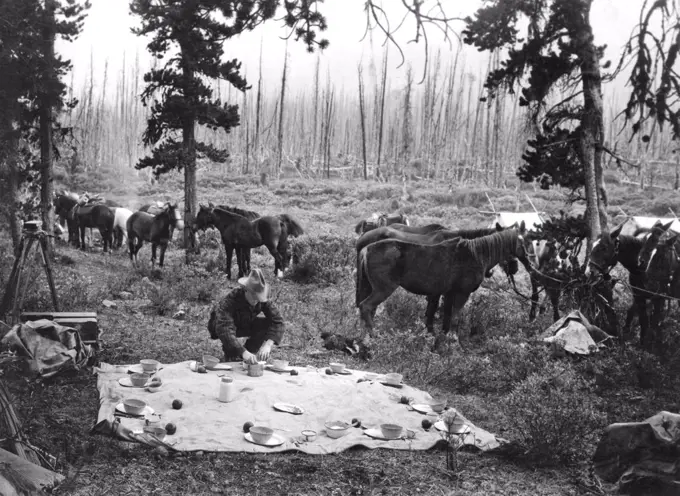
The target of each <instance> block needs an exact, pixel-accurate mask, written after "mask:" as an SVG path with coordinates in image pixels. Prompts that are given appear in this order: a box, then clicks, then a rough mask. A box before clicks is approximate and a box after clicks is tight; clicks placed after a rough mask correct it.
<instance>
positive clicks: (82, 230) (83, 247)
mask: <svg viewBox="0 0 680 496" xmlns="http://www.w3.org/2000/svg"><path fill="white" fill-rule="evenodd" d="M80 249H81V250H83V251H87V247H86V245H85V226H82V227H81V228H80Z"/></svg>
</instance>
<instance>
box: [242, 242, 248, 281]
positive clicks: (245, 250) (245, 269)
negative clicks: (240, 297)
mask: <svg viewBox="0 0 680 496" xmlns="http://www.w3.org/2000/svg"><path fill="white" fill-rule="evenodd" d="M241 250H242V252H243V253H242V256H243V264H244V267H243V275H244V276H245V275H248V274H250V248H248V247H246V246H244V247H243V248H241Z"/></svg>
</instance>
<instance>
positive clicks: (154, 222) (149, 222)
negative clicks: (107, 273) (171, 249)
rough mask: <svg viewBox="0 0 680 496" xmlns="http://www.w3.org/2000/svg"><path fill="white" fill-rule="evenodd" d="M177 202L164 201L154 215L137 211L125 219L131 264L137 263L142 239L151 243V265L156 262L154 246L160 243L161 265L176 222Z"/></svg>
mask: <svg viewBox="0 0 680 496" xmlns="http://www.w3.org/2000/svg"><path fill="white" fill-rule="evenodd" d="M176 209H177V204H176V203H166V204H165V205H164V207H163V209H162V210H161V211H160V212H159V213H158V214H156V215H151V214H149V213H146V212H140V211H137V212H135V213H133V214H132V215H131V216H130V218H129V219H128V220H127V223H126V228H127V235H128V248H129V250H130V260H131V261H132V265H133V266H136V265H137V253H138V252H139V249H140V248H141V247H142V245H143V244H144V241H147V242H149V243H151V265H155V263H156V247H157V246H159V245H160V247H161V254H160V260H159V263H158V265H159V266H160V267H163V261H164V260H165V250H166V249H167V248H168V242H169V241H170V236H171V232H172V231H171V229H172V228H173V227H174V226H175V225H176V224H177V214H176Z"/></svg>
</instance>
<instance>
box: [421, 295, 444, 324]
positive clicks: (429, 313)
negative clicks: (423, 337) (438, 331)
mask: <svg viewBox="0 0 680 496" xmlns="http://www.w3.org/2000/svg"><path fill="white" fill-rule="evenodd" d="M440 297H441V295H428V297H427V310H425V327H426V328H427V330H428V332H430V333H431V334H434V316H435V314H436V313H437V308H438V307H439V298H440Z"/></svg>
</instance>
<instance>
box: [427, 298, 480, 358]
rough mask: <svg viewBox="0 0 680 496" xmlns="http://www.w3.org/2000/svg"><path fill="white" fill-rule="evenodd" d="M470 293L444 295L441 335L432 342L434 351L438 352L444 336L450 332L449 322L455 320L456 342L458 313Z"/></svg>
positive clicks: (458, 324) (458, 325) (458, 323)
mask: <svg viewBox="0 0 680 496" xmlns="http://www.w3.org/2000/svg"><path fill="white" fill-rule="evenodd" d="M470 294H471V293H456V292H453V291H450V292H449V293H447V294H446V295H444V317H443V322H442V334H440V335H439V336H437V338H436V339H435V342H434V348H435V350H438V349H439V348H440V346H441V344H442V343H443V340H444V336H445V335H446V334H448V333H449V331H450V330H451V322H452V321H453V320H454V319H455V321H456V338H455V339H456V341H457V340H458V337H457V334H459V332H458V328H459V327H460V318H459V317H460V311H461V310H462V308H463V307H464V306H465V303H467V301H468V298H470Z"/></svg>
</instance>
